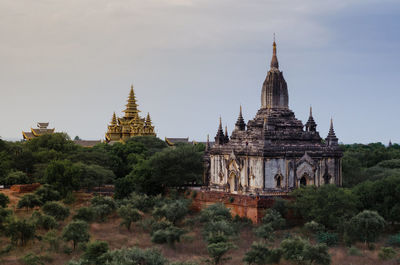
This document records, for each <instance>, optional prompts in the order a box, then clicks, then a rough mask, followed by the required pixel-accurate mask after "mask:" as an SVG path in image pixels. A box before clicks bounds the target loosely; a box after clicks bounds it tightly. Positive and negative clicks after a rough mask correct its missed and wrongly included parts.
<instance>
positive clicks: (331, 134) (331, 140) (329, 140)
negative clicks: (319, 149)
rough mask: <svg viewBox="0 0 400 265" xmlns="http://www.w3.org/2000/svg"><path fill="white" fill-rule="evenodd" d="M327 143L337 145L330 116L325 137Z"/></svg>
mask: <svg viewBox="0 0 400 265" xmlns="http://www.w3.org/2000/svg"><path fill="white" fill-rule="evenodd" d="M325 140H326V142H327V144H328V145H337V144H338V138H337V137H336V134H335V130H334V129H333V119H332V118H331V125H330V128H329V133H328V136H327V137H326V138H325Z"/></svg>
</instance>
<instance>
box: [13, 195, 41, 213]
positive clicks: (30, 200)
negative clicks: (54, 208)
mask: <svg viewBox="0 0 400 265" xmlns="http://www.w3.org/2000/svg"><path fill="white" fill-rule="evenodd" d="M40 205H42V202H41V201H40V200H39V198H38V197H37V196H36V195H34V194H26V195H24V196H22V198H21V199H20V200H19V201H18V204H17V208H18V209H20V208H23V207H25V208H26V209H29V208H30V209H33V208H34V207H35V206H40Z"/></svg>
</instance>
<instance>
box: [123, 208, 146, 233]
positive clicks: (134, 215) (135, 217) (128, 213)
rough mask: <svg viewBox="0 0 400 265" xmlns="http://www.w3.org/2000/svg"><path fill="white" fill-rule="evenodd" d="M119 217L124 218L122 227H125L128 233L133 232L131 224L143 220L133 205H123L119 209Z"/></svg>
mask: <svg viewBox="0 0 400 265" xmlns="http://www.w3.org/2000/svg"><path fill="white" fill-rule="evenodd" d="M118 215H119V216H120V217H121V218H122V220H123V221H122V223H121V225H124V226H125V227H126V228H127V229H128V231H130V230H131V224H132V223H135V222H137V221H139V220H140V219H141V218H142V215H141V214H140V212H139V211H138V210H137V209H135V208H133V207H132V206H131V205H123V206H121V207H120V208H119V209H118Z"/></svg>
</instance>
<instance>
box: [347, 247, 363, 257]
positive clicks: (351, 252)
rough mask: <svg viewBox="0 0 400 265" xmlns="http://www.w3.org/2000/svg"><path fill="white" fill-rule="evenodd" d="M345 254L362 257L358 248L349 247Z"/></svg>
mask: <svg viewBox="0 0 400 265" xmlns="http://www.w3.org/2000/svg"><path fill="white" fill-rule="evenodd" d="M347 253H348V254H349V255H350V256H362V253H361V251H360V250H359V249H358V248H356V247H355V246H351V247H349V250H348V251H347Z"/></svg>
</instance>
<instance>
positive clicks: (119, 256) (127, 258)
mask: <svg viewBox="0 0 400 265" xmlns="http://www.w3.org/2000/svg"><path fill="white" fill-rule="evenodd" d="M102 258H104V260H105V261H106V264H107V265H132V264H146V265H167V264H168V260H167V259H166V258H164V257H163V256H162V254H161V252H160V251H159V250H157V249H140V248H136V247H133V248H122V249H117V250H114V251H109V252H107V253H106V254H103V255H102Z"/></svg>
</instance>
